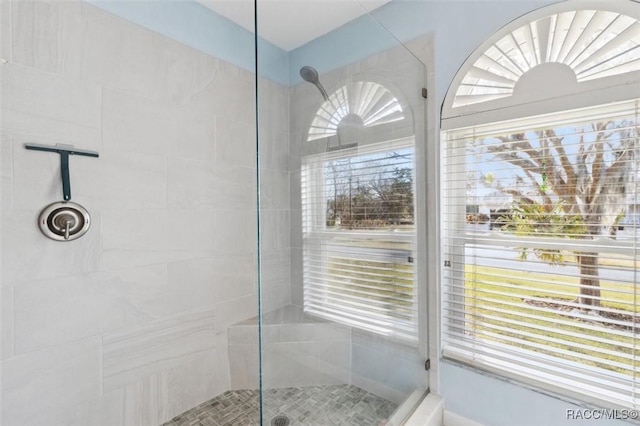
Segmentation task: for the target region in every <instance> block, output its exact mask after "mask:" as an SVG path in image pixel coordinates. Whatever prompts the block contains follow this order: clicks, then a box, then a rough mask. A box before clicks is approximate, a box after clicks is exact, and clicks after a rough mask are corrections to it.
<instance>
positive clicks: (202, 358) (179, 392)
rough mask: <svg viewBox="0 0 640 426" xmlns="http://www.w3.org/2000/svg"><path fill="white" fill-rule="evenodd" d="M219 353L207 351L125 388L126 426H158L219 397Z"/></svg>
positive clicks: (124, 423)
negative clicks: (217, 395)
mask: <svg viewBox="0 0 640 426" xmlns="http://www.w3.org/2000/svg"><path fill="white" fill-rule="evenodd" d="M215 357H216V353H215V351H212V350H206V351H203V352H200V353H197V354H194V355H193V356H191V357H189V359H188V362H185V363H183V364H181V365H179V366H176V367H172V368H168V369H167V370H164V371H162V372H159V373H156V374H152V375H150V376H147V377H144V378H143V379H141V380H138V381H136V382H134V383H132V384H130V385H128V386H126V388H125V411H124V422H123V423H122V424H123V425H125V426H139V425H158V424H162V423H164V422H166V421H168V420H170V419H171V418H173V417H174V416H176V415H178V414H180V413H182V412H184V411H186V410H188V409H189V408H192V407H194V406H196V405H198V404H199V403H201V402H203V401H205V400H207V399H209V398H212V397H213V396H214V395H216V392H217V387H216V382H217V380H216V377H215V375H214V371H215V368H214V364H215Z"/></svg>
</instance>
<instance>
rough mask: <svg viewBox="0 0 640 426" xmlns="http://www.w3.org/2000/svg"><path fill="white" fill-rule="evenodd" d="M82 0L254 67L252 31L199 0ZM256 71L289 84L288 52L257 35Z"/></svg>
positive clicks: (170, 36)
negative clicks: (196, 0)
mask: <svg viewBox="0 0 640 426" xmlns="http://www.w3.org/2000/svg"><path fill="white" fill-rule="evenodd" d="M84 1H86V2H87V3H91V4H93V5H95V6H97V7H99V8H101V9H104V10H106V11H108V12H110V13H113V14H114V15H117V16H120V17H122V18H124V19H127V20H129V21H131V22H134V23H136V24H138V25H141V26H143V27H145V28H148V29H150V30H152V31H155V32H157V33H160V34H163V35H165V36H167V37H169V38H172V39H174V40H177V41H179V42H182V43H184V44H186V45H187V46H190V47H193V48H194V49H198V50H200V51H202V52H205V53H208V54H210V55H212V56H215V57H217V58H220V59H222V60H225V61H227V62H230V63H232V64H234V65H237V66H238V67H240V68H244V69H246V70H249V71H252V72H255V70H256V61H255V52H256V50H255V48H254V47H255V37H254V35H253V33H251V32H249V31H247V30H245V29H244V28H242V27H241V26H239V25H237V24H235V23H233V22H231V21H230V20H228V19H227V18H225V17H223V16H221V15H218V14H217V13H215V12H213V11H212V10H210V9H208V8H206V7H204V6H203V5H201V4H200V3H196V2H195V1H191V0H183V1H162V0H158V1H153V0H151V1H131V0H84ZM258 73H259V75H260V76H262V77H266V78H268V79H270V80H273V81H276V82H278V83H280V84H288V83H289V58H288V54H287V52H285V51H284V50H282V49H280V48H279V47H277V46H275V45H273V44H271V43H269V42H268V41H266V40H263V39H259V40H258Z"/></svg>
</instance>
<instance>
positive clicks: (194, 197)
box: [168, 157, 256, 210]
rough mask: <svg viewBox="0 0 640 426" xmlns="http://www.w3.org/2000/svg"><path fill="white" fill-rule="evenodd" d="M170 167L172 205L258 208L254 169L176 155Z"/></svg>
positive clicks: (209, 207) (183, 207)
mask: <svg viewBox="0 0 640 426" xmlns="http://www.w3.org/2000/svg"><path fill="white" fill-rule="evenodd" d="M168 168H169V179H168V188H169V195H168V199H169V207H170V208H179V209H247V210H255V205H256V189H255V188H256V174H255V169H252V168H249V167H238V166H230V165H227V164H224V163H217V162H216V163H213V162H210V161H200V160H193V159H186V158H175V157H171V158H170V159H169V161H168Z"/></svg>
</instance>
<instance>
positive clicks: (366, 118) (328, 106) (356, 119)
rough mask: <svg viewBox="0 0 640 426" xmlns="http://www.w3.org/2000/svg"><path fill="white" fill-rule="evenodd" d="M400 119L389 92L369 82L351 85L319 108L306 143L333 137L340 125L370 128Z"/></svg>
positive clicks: (401, 116) (337, 92)
mask: <svg viewBox="0 0 640 426" xmlns="http://www.w3.org/2000/svg"><path fill="white" fill-rule="evenodd" d="M404 118H405V116H404V112H403V110H402V106H401V105H400V102H399V101H398V98H396V97H395V96H394V95H393V93H391V91H390V90H389V89H387V88H386V87H384V86H382V85H380V84H378V83H374V82H371V81H357V82H352V83H348V84H346V85H344V86H342V87H341V88H340V89H338V90H336V91H335V92H334V93H333V94H331V95H330V96H329V99H327V100H326V101H324V103H323V104H322V105H321V106H320V108H319V109H318V111H317V112H316V115H315V117H314V118H313V121H312V122H311V126H310V127H309V135H308V137H307V141H312V140H316V139H321V138H324V137H328V136H334V135H336V134H337V133H338V129H339V128H340V126H341V125H344V124H348V125H351V126H353V125H354V124H355V125H359V126H363V127H370V126H377V125H380V124H386V123H392V122H394V121H399V120H403V119H404Z"/></svg>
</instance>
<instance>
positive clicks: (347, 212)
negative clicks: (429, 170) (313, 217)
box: [325, 150, 413, 229]
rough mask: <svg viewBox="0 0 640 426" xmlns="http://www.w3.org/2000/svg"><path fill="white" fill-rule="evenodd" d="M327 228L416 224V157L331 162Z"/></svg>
mask: <svg viewBox="0 0 640 426" xmlns="http://www.w3.org/2000/svg"><path fill="white" fill-rule="evenodd" d="M325 178H326V186H325V188H326V199H327V206H326V218H327V226H340V227H342V228H346V229H375V228H382V227H386V226H389V225H403V224H404V225H409V224H413V157H412V154H411V153H410V152H407V151H406V150H404V151H395V152H391V153H389V152H387V153H383V154H377V155H376V154H372V155H367V156H361V157H351V158H347V159H340V160H334V161H330V162H328V163H327V164H326V167H325Z"/></svg>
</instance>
